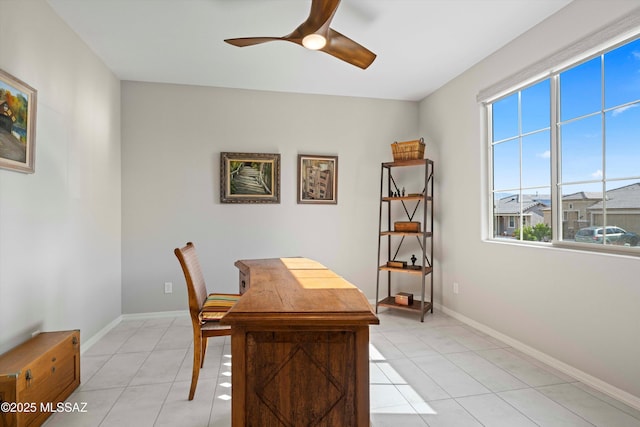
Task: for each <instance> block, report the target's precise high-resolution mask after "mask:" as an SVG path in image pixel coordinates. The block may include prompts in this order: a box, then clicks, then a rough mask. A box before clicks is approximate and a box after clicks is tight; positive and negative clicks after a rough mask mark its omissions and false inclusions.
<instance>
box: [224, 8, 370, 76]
mask: <svg viewBox="0 0 640 427" xmlns="http://www.w3.org/2000/svg"><path fill="white" fill-rule="evenodd" d="M339 4H340V0H312V1H311V11H310V12H309V17H308V18H307V19H306V21H304V22H303V23H302V24H300V25H299V26H298V28H296V29H295V30H293V32H292V33H291V34H288V35H286V36H283V37H243V38H236V39H226V40H225V42H227V43H229V44H232V45H234V46H238V47H245V46H253V45H256V44H261V43H266V42H271V41H277V40H284V41H288V42H292V43H296V44H299V45H301V46H304V47H306V48H307V49H311V50H320V51H322V52H324V53H328V54H329V55H331V56H335V57H336V58H338V59H341V60H343V61H345V62H348V63H349V64H352V65H355V66H356V67H360V68H362V69H366V68H367V67H368V66H369V65H371V63H372V62H373V60H374V59H376V54H375V53H373V52H371V51H370V50H369V49H367V48H366V47H364V46H362V45H360V44H358V43H356V42H354V41H353V40H351V39H350V38H348V37H345V36H343V35H342V34H340V33H339V32H337V31H336V30H334V29H333V28H331V27H330V25H331V20H332V19H333V15H334V14H335V13H336V9H338V5H339Z"/></svg>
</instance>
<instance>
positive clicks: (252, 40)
mask: <svg viewBox="0 0 640 427" xmlns="http://www.w3.org/2000/svg"><path fill="white" fill-rule="evenodd" d="M276 40H285V39H284V38H283V37H241V38H237V39H225V41H226V42H227V43H229V44H232V45H234V46H238V47H245V46H253V45H256V44H261V43H266V42H272V41H276Z"/></svg>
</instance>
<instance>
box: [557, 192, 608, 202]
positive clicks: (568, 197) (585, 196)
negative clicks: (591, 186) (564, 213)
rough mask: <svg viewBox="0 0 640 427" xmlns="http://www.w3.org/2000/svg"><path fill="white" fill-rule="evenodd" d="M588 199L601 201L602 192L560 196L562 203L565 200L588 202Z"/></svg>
mask: <svg viewBox="0 0 640 427" xmlns="http://www.w3.org/2000/svg"><path fill="white" fill-rule="evenodd" d="M590 199H602V192H601V191H600V192H598V191H578V192H577V193H573V194H567V195H565V196H562V201H563V202H564V201H566V200H590Z"/></svg>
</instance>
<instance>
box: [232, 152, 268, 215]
mask: <svg viewBox="0 0 640 427" xmlns="http://www.w3.org/2000/svg"><path fill="white" fill-rule="evenodd" d="M220 203H280V154H273V153H228V152H222V153H220Z"/></svg>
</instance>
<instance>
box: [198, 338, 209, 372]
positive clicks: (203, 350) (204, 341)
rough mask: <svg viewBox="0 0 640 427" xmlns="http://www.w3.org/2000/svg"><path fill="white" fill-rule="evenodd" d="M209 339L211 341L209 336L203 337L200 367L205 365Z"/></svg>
mask: <svg viewBox="0 0 640 427" xmlns="http://www.w3.org/2000/svg"><path fill="white" fill-rule="evenodd" d="M208 341H209V337H204V338H202V360H200V368H203V367H204V356H205V355H206V354H207V343H208Z"/></svg>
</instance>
